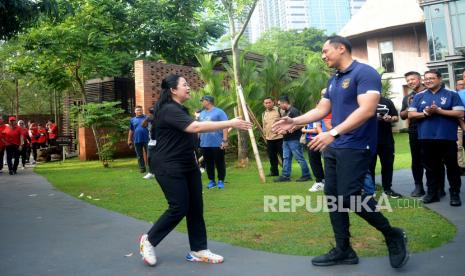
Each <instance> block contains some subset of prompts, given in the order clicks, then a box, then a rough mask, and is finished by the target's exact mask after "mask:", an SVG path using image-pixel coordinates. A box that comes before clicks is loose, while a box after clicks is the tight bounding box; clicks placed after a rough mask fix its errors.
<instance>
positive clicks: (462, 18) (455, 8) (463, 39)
mask: <svg viewBox="0 0 465 276" xmlns="http://www.w3.org/2000/svg"><path fill="white" fill-rule="evenodd" d="M449 8H450V14H451V25H452V38H453V40H454V48H455V49H456V51H457V48H461V47H462V48H464V47H465V0H459V1H454V2H450V3H449ZM456 54H460V53H457V52H456Z"/></svg>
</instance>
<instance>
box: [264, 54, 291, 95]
mask: <svg viewBox="0 0 465 276" xmlns="http://www.w3.org/2000/svg"><path fill="white" fill-rule="evenodd" d="M260 80H261V84H262V87H263V90H264V91H265V94H266V95H267V96H271V97H273V98H274V99H277V98H278V97H279V95H281V94H282V92H283V91H284V88H285V87H286V86H287V85H288V84H289V82H290V81H291V78H290V77H289V63H288V62H285V61H283V60H282V59H279V57H278V55H277V54H276V53H275V54H268V55H266V56H265V61H264V62H263V67H262V69H261V70H260Z"/></svg>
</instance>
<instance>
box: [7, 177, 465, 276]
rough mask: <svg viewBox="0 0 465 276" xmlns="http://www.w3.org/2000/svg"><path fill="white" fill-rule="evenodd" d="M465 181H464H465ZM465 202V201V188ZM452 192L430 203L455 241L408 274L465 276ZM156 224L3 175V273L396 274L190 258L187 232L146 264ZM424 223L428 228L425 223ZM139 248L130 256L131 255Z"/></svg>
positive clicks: (236, 252) (278, 260)
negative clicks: (142, 249)
mask: <svg viewBox="0 0 465 276" xmlns="http://www.w3.org/2000/svg"><path fill="white" fill-rule="evenodd" d="M394 179H395V180H396V182H397V183H396V185H395V186H394V189H396V190H397V191H399V192H402V193H404V194H408V193H409V192H410V190H411V184H410V183H411V179H410V172H409V171H408V170H402V171H399V172H396V173H395V176H394ZM464 183H465V182H464ZM462 199H465V195H464V193H462ZM448 201H449V200H448V197H446V198H445V200H443V201H442V202H440V203H435V204H433V205H431V208H432V209H434V210H435V211H437V212H439V213H440V214H442V215H444V216H445V217H447V218H448V219H449V220H450V221H451V222H452V223H454V224H455V225H456V226H457V229H458V232H457V236H456V237H455V239H454V240H453V241H452V242H451V243H449V244H447V245H444V246H442V247H440V248H437V249H434V250H432V251H430V252H425V253H419V254H413V255H412V256H411V258H410V261H409V263H408V264H407V265H406V266H405V267H404V268H403V269H401V270H398V271H397V272H400V273H402V274H406V275H464V274H465V259H464V257H463V247H464V245H465V207H463V206H462V207H459V208H453V207H450V206H449V202H448ZM149 226H150V224H149V223H147V222H144V221H140V220H136V219H133V218H130V217H127V216H124V215H121V214H118V213H115V212H112V211H108V210H105V209H101V208H98V207H95V206H92V205H90V204H88V203H86V202H84V201H81V200H77V199H75V198H73V197H70V196H68V195H66V194H64V193H61V192H59V191H57V190H55V189H54V188H53V187H52V186H51V185H50V184H49V183H48V182H47V181H46V180H45V179H44V178H42V177H40V176H38V175H36V174H34V173H32V172H31V171H30V169H27V170H26V171H20V172H19V174H18V175H17V176H9V175H5V173H3V174H1V175H0V275H2V276H7V275H60V276H61V275H254V276H258V275H337V274H345V275H392V274H393V273H396V270H394V269H392V268H391V267H390V265H389V260H388V258H387V257H362V258H360V264H358V265H350V266H349V265H344V266H334V267H325V268H320V267H314V266H312V265H311V263H310V257H301V256H287V255H280V254H272V253H266V252H261V251H254V250H250V249H245V248H240V247H236V246H231V245H228V244H224V243H220V242H214V241H211V242H210V243H209V246H210V248H212V249H214V250H215V251H217V252H219V253H221V254H222V255H224V256H225V259H226V261H225V263H223V264H219V265H209V264H201V263H189V262H187V261H184V256H185V254H186V253H187V251H188V242H187V236H186V235H185V234H181V233H178V232H173V233H171V234H170V235H169V236H168V237H167V238H166V239H165V240H164V241H163V242H162V243H161V244H160V245H159V246H158V247H157V252H158V259H159V263H158V264H157V266H156V267H147V266H145V265H144V264H143V263H142V261H141V259H140V257H139V255H138V241H137V238H138V236H139V234H140V233H142V232H144V231H146V230H147V229H148V228H149ZM419 227H421V225H419ZM130 253H132V254H133V255H132V256H130V257H127V256H125V255H127V254H130Z"/></svg>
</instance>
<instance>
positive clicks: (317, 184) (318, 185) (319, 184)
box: [308, 182, 325, 193]
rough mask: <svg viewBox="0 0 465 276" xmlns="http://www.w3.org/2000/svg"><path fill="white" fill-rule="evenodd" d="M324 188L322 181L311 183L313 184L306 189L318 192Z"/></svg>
mask: <svg viewBox="0 0 465 276" xmlns="http://www.w3.org/2000/svg"><path fill="white" fill-rule="evenodd" d="M324 188H325V183H323V182H315V184H313V186H312V187H311V188H310V189H308V191H309V192H312V193H314V192H318V191H323V189H324Z"/></svg>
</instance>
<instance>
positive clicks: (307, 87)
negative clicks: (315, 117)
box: [285, 53, 329, 112]
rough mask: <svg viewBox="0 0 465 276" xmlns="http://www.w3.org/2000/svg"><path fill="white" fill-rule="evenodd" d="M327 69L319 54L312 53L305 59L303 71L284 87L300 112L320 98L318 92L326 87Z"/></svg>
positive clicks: (308, 108)
mask: <svg viewBox="0 0 465 276" xmlns="http://www.w3.org/2000/svg"><path fill="white" fill-rule="evenodd" d="M328 78H329V69H328V67H327V66H326V64H325V63H324V62H323V60H322V59H321V58H320V54H317V53H313V54H310V55H308V56H307V59H306V60H305V71H304V72H302V74H301V75H300V76H299V77H298V78H297V79H295V80H293V81H292V82H291V83H290V84H289V86H288V87H287V88H286V89H285V90H286V91H288V93H289V96H290V98H291V100H292V102H293V105H294V106H295V107H296V108H297V109H299V110H300V111H301V112H305V111H307V110H310V109H312V108H313V107H314V106H315V105H316V104H317V103H318V101H319V99H320V97H321V96H320V92H321V90H322V89H323V88H325V87H326V85H327V81H328Z"/></svg>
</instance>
